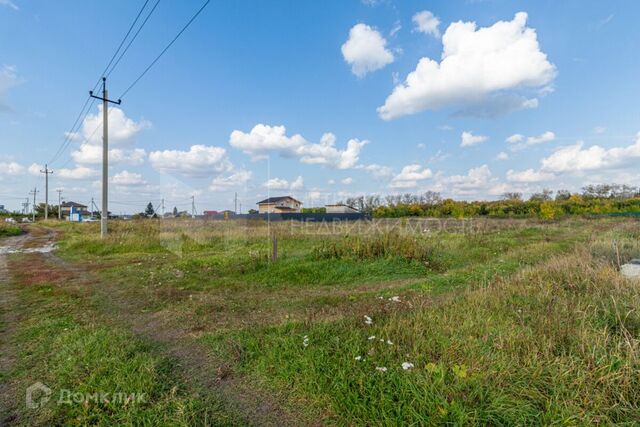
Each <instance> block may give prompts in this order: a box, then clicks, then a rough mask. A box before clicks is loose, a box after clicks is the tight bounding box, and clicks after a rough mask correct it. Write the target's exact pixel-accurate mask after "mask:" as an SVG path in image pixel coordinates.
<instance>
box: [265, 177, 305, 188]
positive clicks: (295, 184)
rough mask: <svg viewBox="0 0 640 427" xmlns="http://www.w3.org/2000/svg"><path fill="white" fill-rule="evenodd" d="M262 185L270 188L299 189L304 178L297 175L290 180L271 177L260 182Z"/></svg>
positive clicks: (302, 186) (302, 185) (302, 184)
mask: <svg viewBox="0 0 640 427" xmlns="http://www.w3.org/2000/svg"><path fill="white" fill-rule="evenodd" d="M262 186H263V187H265V188H268V189H270V190H293V191H295V190H301V189H302V188H304V179H303V178H302V177H301V176H298V177H297V178H296V179H295V180H293V181H292V182H289V181H287V180H286V179H282V178H271V179H269V180H268V181H266V182H264V183H263V184H262Z"/></svg>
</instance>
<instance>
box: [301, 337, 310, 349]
mask: <svg viewBox="0 0 640 427" xmlns="http://www.w3.org/2000/svg"><path fill="white" fill-rule="evenodd" d="M303 338H304V339H303V340H302V345H303V346H305V347H306V346H308V345H309V337H308V336H306V335H305V336H304V337H303Z"/></svg>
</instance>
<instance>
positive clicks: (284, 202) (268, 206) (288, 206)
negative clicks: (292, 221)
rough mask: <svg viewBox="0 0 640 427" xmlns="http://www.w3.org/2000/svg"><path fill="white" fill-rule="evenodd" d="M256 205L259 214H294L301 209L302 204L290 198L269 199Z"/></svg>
mask: <svg viewBox="0 0 640 427" xmlns="http://www.w3.org/2000/svg"><path fill="white" fill-rule="evenodd" d="M257 204H258V212H259V213H295V212H300V209H301V208H302V202H301V201H300V200H296V199H294V198H293V197H291V196H282V197H269V198H268V199H264V200H262V201H260V202H258V203H257Z"/></svg>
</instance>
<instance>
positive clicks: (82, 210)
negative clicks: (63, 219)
mask: <svg viewBox="0 0 640 427" xmlns="http://www.w3.org/2000/svg"><path fill="white" fill-rule="evenodd" d="M60 207H61V208H60V211H61V212H62V215H63V216H69V215H70V214H71V209H73V211H74V212H75V213H79V214H81V215H82V216H87V215H89V214H90V212H89V211H88V210H87V205H83V204H81V203H76V202H62V204H61V205H60Z"/></svg>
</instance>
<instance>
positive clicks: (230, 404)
mask: <svg viewBox="0 0 640 427" xmlns="http://www.w3.org/2000/svg"><path fill="white" fill-rule="evenodd" d="M34 231H36V230H34ZM55 237H56V236H55V234H54V233H52V232H42V231H41V230H40V231H36V232H35V233H33V234H29V235H26V236H22V237H21V238H20V239H18V240H16V241H14V242H11V244H10V245H11V247H12V248H14V249H18V248H22V249H23V250H24V249H25V248H28V251H27V253H25V254H24V255H22V256H20V257H18V259H15V260H14V261H12V262H11V263H7V260H6V256H3V255H0V275H2V277H7V276H8V274H5V272H6V273H10V272H9V269H10V268H16V269H21V270H22V271H24V269H25V268H26V266H27V264H26V263H27V262H28V266H29V267H28V268H29V272H28V275H29V276H32V277H43V276H46V277H52V278H56V277H58V278H61V279H62V278H63V280H57V283H55V285H56V286H59V287H61V288H63V289H65V290H67V291H70V292H73V293H76V294H78V295H80V296H82V297H83V298H86V301H87V303H92V306H93V307H97V310H98V311H99V313H97V314H98V316H99V318H100V321H104V322H107V323H108V322H115V323H116V324H118V325H119V326H123V327H125V328H127V329H129V330H131V331H132V332H133V333H134V334H135V335H137V336H139V337H140V338H141V339H143V340H145V341H147V342H150V343H152V344H153V345H154V348H155V349H157V351H158V352H159V353H160V354H162V355H163V356H166V357H169V358H171V359H173V360H175V361H177V364H178V366H179V367H180V372H179V374H180V376H181V379H182V380H183V381H184V384H186V385H187V386H188V387H189V388H190V389H191V391H193V392H195V393H207V394H213V395H214V396H215V397H216V398H218V399H221V400H222V401H223V403H224V404H225V407H227V408H229V410H231V411H232V412H234V413H237V414H238V415H239V416H240V417H241V418H242V419H243V421H244V423H246V424H247V425H259V426H299V425H319V424H320V422H316V421H313V420H308V419H307V420H301V419H298V418H297V417H296V416H295V415H294V413H295V412H298V411H292V410H291V409H287V408H285V407H284V405H283V404H282V399H279V398H277V397H274V396H273V395H271V394H266V393H265V392H263V391H261V390H256V389H255V388H254V387H251V386H250V385H249V384H247V382H246V381H245V380H244V379H243V378H242V376H240V375H238V374H236V373H235V372H234V371H233V367H232V363H231V361H226V360H220V359H218V358H216V357H214V355H213V354H212V353H211V351H210V350H209V349H207V348H206V347H205V346H203V345H200V344H199V343H197V342H196V341H194V339H193V337H192V336H191V335H190V333H189V331H187V330H183V329H181V328H180V327H177V326H176V325H175V324H174V323H173V322H171V324H170V323H169V322H167V320H166V319H164V318H163V317H160V316H157V315H156V314H154V313H150V312H146V311H144V301H139V300H135V299H131V298H129V297H128V296H127V295H126V294H125V292H124V291H123V290H122V289H121V288H120V287H119V286H118V285H117V283H115V284H114V283H109V282H107V281H102V280H101V279H100V278H99V277H98V276H97V275H96V274H95V273H93V272H92V271H90V270H88V269H87V268H84V267H82V266H78V265H76V264H73V263H70V262H67V261H65V260H63V259H61V258H59V257H58V256H56V254H55V253H52V252H48V251H47V250H45V251H42V252H40V251H39V250H38V248H48V247H50V245H51V244H52V243H53V242H54V240H55ZM0 246H1V245H0ZM5 282H8V280H5ZM0 285H1V286H2V291H1V292H0V294H2V297H1V298H2V305H3V308H4V307H5V306H6V307H7V308H10V307H11V305H14V304H15V302H16V301H15V297H16V295H15V292H11V291H10V290H9V289H8V286H6V285H5V283H3V281H2V279H0ZM12 298H14V299H13V300H12ZM4 312H5V310H4V309H3V314H4ZM6 312H7V314H8V315H10V316H11V315H15V309H14V310H10V309H8V310H6ZM12 313H13V314H12ZM3 329H5V328H3ZM3 332H4V331H3ZM8 332H10V331H8ZM3 342H4V337H3ZM3 347H4V346H3ZM3 359H4V357H3ZM3 369H4V366H3ZM0 391H1V390H0ZM3 394H4V393H3Z"/></svg>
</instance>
